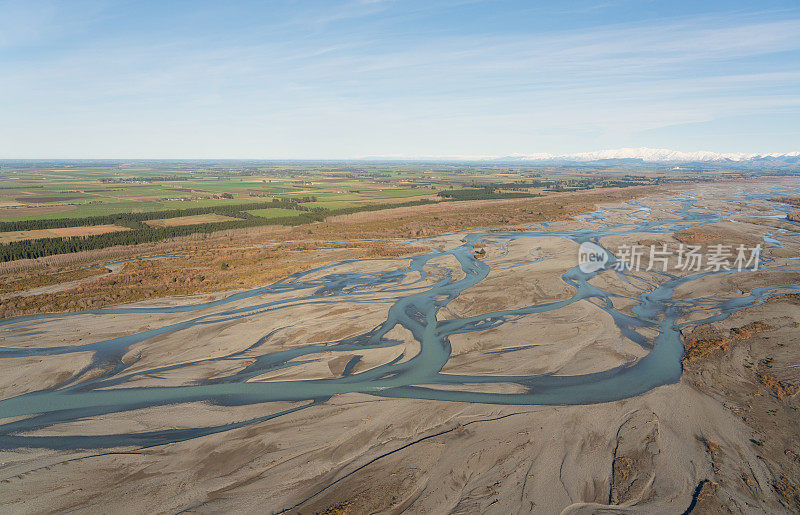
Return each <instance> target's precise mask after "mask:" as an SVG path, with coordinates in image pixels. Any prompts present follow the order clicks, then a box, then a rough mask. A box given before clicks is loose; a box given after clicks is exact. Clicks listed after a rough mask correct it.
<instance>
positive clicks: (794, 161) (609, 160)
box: [359, 147, 800, 172]
mask: <svg viewBox="0 0 800 515" xmlns="http://www.w3.org/2000/svg"><path fill="white" fill-rule="evenodd" d="M359 159H366V160H370V159H376V160H398V161H464V162H467V161H476V162H496V163H508V162H515V163H528V164H532V165H536V164H542V165H570V164H572V165H576V166H580V165H599V166H602V165H606V166H608V165H615V164H619V165H632V166H635V165H641V166H646V165H657V166H661V167H673V168H678V167H690V168H700V169H711V168H732V169H753V170H766V169H776V170H781V171H792V172H796V171H800V152H787V153H767V154H748V153H743V152H737V153H719V152H709V151H705V150H700V151H697V152H681V151H680V150H670V149H667V148H647V147H640V148H618V149H614V150H598V151H595V152H580V153H577V154H547V153H537V154H511V155H506V156H486V155H483V156H481V155H469V156H468V155H436V156H414V157H411V156H401V155H394V156H387V155H383V156H368V157H367V156H364V157H361V158H359Z"/></svg>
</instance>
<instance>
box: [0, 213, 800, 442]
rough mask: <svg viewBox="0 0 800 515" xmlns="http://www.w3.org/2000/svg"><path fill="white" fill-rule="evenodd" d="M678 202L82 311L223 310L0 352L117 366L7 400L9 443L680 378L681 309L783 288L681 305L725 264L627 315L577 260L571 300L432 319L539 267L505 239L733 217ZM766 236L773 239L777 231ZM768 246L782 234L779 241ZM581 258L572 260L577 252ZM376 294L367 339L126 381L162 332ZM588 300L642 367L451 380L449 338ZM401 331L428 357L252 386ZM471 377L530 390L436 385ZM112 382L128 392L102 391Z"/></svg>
mask: <svg viewBox="0 0 800 515" xmlns="http://www.w3.org/2000/svg"><path fill="white" fill-rule="evenodd" d="M677 200H678V202H679V207H678V208H677V209H675V210H674V212H675V213H676V214H678V215H680V217H681V219H679V220H670V221H657V220H647V219H642V218H639V217H640V216H642V215H644V214H647V213H649V211H646V210H645V209H644V208H642V207H641V206H640V205H639V204H638V203H631V206H630V213H629V214H632V215H634V216H631V217H630V219H631V220H632V222H631V223H630V224H626V225H624V226H623V225H603V224H602V223H600V222H602V221H603V220H605V214H606V211H599V212H596V213H590V214H589V216H588V218H586V220H590V221H591V222H593V223H596V224H598V225H599V227H597V228H593V229H580V230H571V231H567V230H565V231H551V230H546V229H545V230H535V231H528V232H495V231H492V232H487V231H464V232H461V233H458V234H459V235H461V236H463V238H464V239H465V242H464V243H463V244H462V245H460V246H458V247H456V248H454V249H451V250H448V251H437V250H432V251H431V252H430V253H428V254H425V255H421V256H417V257H414V258H412V259H410V260H409V265H408V266H407V267H406V268H404V269H401V270H391V271H384V272H365V273H360V272H348V273H334V272H329V273H326V272H327V271H329V270H331V269H332V268H333V267H334V266H338V265H342V264H350V263H355V262H354V261H345V262H339V263H334V264H332V265H328V266H324V267H319V268H316V269H313V270H309V271H306V272H301V273H297V274H293V275H291V276H289V277H287V278H285V279H283V280H281V281H278V282H276V283H274V284H272V285H270V286H266V287H261V288H255V289H252V290H248V291H244V292H240V293H236V294H233V295H230V296H229V297H227V298H224V299H219V300H214V301H208V302H200V303H197V304H192V305H183V306H178V307H161V308H158V307H114V308H105V309H99V310H93V311H88V312H84V313H94V314H123V313H143V314H147V313H191V312H195V311H197V312H199V311H201V310H204V309H207V308H212V307H222V308H223V309H222V310H221V311H216V312H214V313H213V314H198V316H196V317H195V318H192V319H190V320H187V321H183V322H179V323H174V324H168V325H165V326H163V327H158V328H155V329H152V330H148V331H143V332H140V333H136V334H129V335H126V336H122V337H119V338H113V339H109V340H105V341H98V342H90V343H86V344H82V345H75V346H52V347H40V348H35V349H24V348H13V347H0V367H2V366H3V361H2V360H3V358H12V357H24V356H54V355H67V354H71V353H76V352H86V351H89V352H92V353H93V360H92V363H91V365H89V366H88V367H87V368H86V369H85V370H82V371H81V372H80V373H78V374H76V376H75V378H78V377H79V376H81V374H82V373H83V372H86V371H88V370H89V369H94V368H103V369H106V370H108V372H106V373H104V374H103V375H102V376H100V377H97V378H96V379H93V380H90V381H82V382H76V381H75V380H74V378H73V379H70V380H68V381H66V382H64V383H63V384H61V385H59V386H58V387H57V388H54V389H49V390H43V391H38V392H33V393H29V394H25V395H20V396H18V397H13V398H9V399H4V400H0V417H3V418H5V417H19V416H29V417H28V418H24V419H22V420H18V421H14V422H9V423H6V424H3V425H0V448H15V447H49V448H84V447H110V446H120V445H158V444H161V443H166V442H171V441H179V440H184V439H187V438H192V437H197V436H202V435H206V434H210V433H214V432H219V431H225V430H228V429H232V428H234V427H239V426H241V425H244V424H247V423H254V422H258V421H263V420H268V419H270V418H274V417H277V416H281V415H282V414H285V413H283V412H282V413H278V414H274V415H269V416H265V417H259V418H255V419H253V420H250V421H244V422H236V423H232V424H227V425H220V426H214V427H202V428H190V429H180V430H165V431H158V432H148V433H137V434H109V435H103V436H91V437H88V436H59V437H57V438H56V437H35V436H22V435H21V433H23V432H30V431H33V430H36V429H39V428H44V427H48V426H52V425H54V424H58V423H62V422H66V421H70V420H76V419H81V418H87V417H96V416H102V415H104V414H108V413H115V412H125V411H129V410H133V409H139V408H145V407H151V406H159V405H167V404H175V403H183V402H192V401H206V402H212V403H216V404H220V405H243V404H255V403H263V402H267V401H305V402H307V403H308V404H306V406H307V405H313V404H316V403H319V402H324V401H325V400H327V399H329V398H330V397H331V396H333V395H336V394H342V393H348V392H361V393H367V394H372V395H376V396H385V397H406V398H419V399H433V400H443V401H462V402H482V403H501V404H586V403H598V402H607V401H613V400H618V399H623V398H627V397H631V396H635V395H638V394H641V393H644V392H646V391H648V390H651V389H652V388H655V387H657V386H661V385H664V384H669V383H673V382H676V381H677V380H678V379H679V378H680V375H681V361H680V358H681V354H682V352H683V348H682V346H681V342H680V329H681V328H682V327H684V326H685V325H686V324H683V325H679V324H677V320H678V319H679V318H680V316H681V315H682V314H685V313H686V312H687V311H689V310H694V309H702V310H704V311H706V312H708V313H709V316H708V317H707V318H706V319H704V321H714V320H721V319H723V318H725V317H726V316H728V315H729V314H730V313H733V312H735V311H736V310H739V309H743V308H746V307H748V306H752V305H755V304H758V303H760V302H763V301H764V300H765V299H767V298H768V297H769V296H770V295H773V294H774V290H776V288H771V287H770V288H767V287H765V288H755V289H753V291H752V292H751V293H750V294H749V295H746V296H742V297H739V298H734V299H709V298H704V299H699V300H697V301H695V302H687V301H680V300H676V299H673V292H674V290H675V289H676V288H677V287H679V286H680V285H682V284H684V283H687V282H691V281H694V280H697V279H699V278H701V277H704V276H706V275H709V274H714V273H735V272H730V271H724V270H723V271H720V272H703V273H698V274H695V275H692V276H688V277H683V278H678V277H675V276H671V275H669V274H663V275H664V281H663V282H662V283H661V284H658V285H651V286H650V287H648V288H647V291H645V292H644V293H642V294H641V295H640V296H639V297H638V298H637V299H635V300H636V301H637V305H636V306H635V307H634V308H633V310H632V313H631V314H627V313H623V312H620V311H617V310H616V309H615V308H614V306H613V303H612V300H613V298H614V295H613V294H610V293H608V292H605V291H603V290H601V289H599V288H597V287H595V286H593V285H591V284H590V283H589V282H588V281H589V280H590V279H591V278H592V277H594V276H595V275H597V274H598V273H606V274H607V273H612V274H620V277H622V278H623V279H626V280H635V278H633V277H626V276H625V275H624V272H622V273H620V272H616V271H613V270H602V271H598V272H593V273H589V274H587V273H584V272H582V271H581V270H580V269H579V268H578V267H577V266H576V267H575V268H572V269H570V270H569V271H567V272H566V273H565V274H564V275H563V276H562V280H563V281H564V282H565V283H567V284H569V285H570V286H572V287H574V289H575V292H574V294H573V296H572V297H571V298H569V299H566V300H562V301H559V302H549V303H543V304H534V305H530V306H526V307H523V308H519V309H512V310H502V311H496V312H487V313H483V314H481V315H479V316H473V317H466V318H458V319H452V320H443V321H440V320H437V313H438V311H439V310H440V309H441V308H442V307H444V306H446V305H447V304H448V303H449V302H450V301H451V300H453V299H455V298H456V297H457V296H458V295H459V294H460V293H461V292H463V291H464V290H466V289H468V288H470V287H472V286H474V285H476V284H478V283H480V282H481V281H482V280H484V279H485V278H486V277H487V276H488V274H489V272H490V271H491V270H493V269H494V270H501V269H507V268H511V267H514V266H521V265H525V264H530V263H531V262H536V261H538V259H537V260H533V259H531V260H527V261H524V262H522V263H513V264H511V265H509V264H507V263H506V264H505V266H501V265H500V264H497V263H496V262H497V261H501V260H502V259H503V258H504V257H505V256H506V252H507V248H508V245H509V244H510V243H511V242H513V241H515V240H519V239H521V238H537V237H553V236H556V237H563V238H567V239H570V240H572V241H575V242H577V243H582V242H587V241H592V242H598V241H599V239H600V238H603V237H607V236H614V235H625V234H630V233H651V234H661V233H668V232H673V231H678V230H681V229H684V228H687V227H692V226H696V225H702V224H707V223H712V222H715V221H717V220H719V219H721V218H723V217H724V216H727V215H724V214H719V215H718V214H709V213H704V212H700V211H698V210H696V209H694V203H695V199H694V198H692V197H685V198H681V199H677ZM540 227H542V228H543V229H544V228H545V225H544V224H542V225H541V226H540ZM773 236H774V235H773ZM767 237H768V238H772V236H767ZM773 239H774V238H773ZM420 241H425V240H420ZM480 241H488V242H492V243H497V244H500V246H501V248H502V249H503V254H502V255H501V256H500V258H496V259H494V260H485V261H484V260H479V259H476V258H475V257H474V256H473V253H472V249H473V246H474V244H475V243H478V242H480ZM775 242H777V243H778V244H779V240H777V239H775ZM770 243H773V242H772V241H770ZM445 255H451V256H453V257H454V258H455V259H456V260H457V261H458V263H459V265H460V267H461V269H462V270H463V272H464V277H463V278H461V279H457V280H456V279H454V278H453V277H452V276H451V275H450V274H448V275H446V276H445V277H443V278H440V279H438V280H437V282H435V283H434V284H433V285H432V286H430V285H429V284H430V283H428V282H426V283H424V284H428V285H429V286H428V287H426V288H424V289H422V290H420V286H421V285H422V284H423V283H422V282H423V281H424V280H426V279H428V278H430V275H429V274H428V273H427V272H426V271H425V270H424V269H423V267H425V265H426V264H428V262H429V261H430V260H431V259H434V258H440V257H441V256H445ZM570 258H572V257H571V256H570V257H568V258H567V259H570ZM574 259H576V261H577V256H575V258H574ZM410 274H419V276H420V278H419V279H417V280H415V281H413V282H410V283H403V281H404V280H405V279H406V278H407V277H408V276H409V275H410ZM785 287H789V288H793V289H800V286H798V285H787V286H785ZM785 287H784V288H785ZM375 288H379V289H380V291H381V292H386V293H393V294H395V295H396V300H395V301H394V303H393V305H392V306H391V307H390V308H389V311H388V315H387V318H386V320H385V321H384V322H383V323H382V324H380V325H379V326H377V327H375V328H373V329H372V330H371V331H369V332H367V333H364V334H361V335H358V336H356V337H352V338H347V339H344V340H341V341H335V342H329V343H327V344H325V345H323V344H315V345H306V346H300V347H296V348H291V349H289V350H284V351H278V352H272V353H265V354H258V352H259V349H260V347H261V345H263V344H266V343H268V342H269V340H270V338H271V337H272V336H273V334H274V333H275V332H277V330H276V331H273V332H272V333H270V334H265V335H264V336H263V337H262V338H260V339H258V340H257V341H254V342H253V343H252V345H251V346H250V347H249V348H248V349H246V350H244V351H241V352H237V353H235V354H231V355H229V356H224V357H221V358H209V359H208V360H207V361H213V360H216V359H219V360H225V359H231V358H235V357H241V356H243V355H245V353H246V356H247V357H248V358H253V359H254V361H253V363H252V364H250V365H249V366H247V367H245V368H244V369H242V370H240V371H238V372H237V373H235V374H231V375H228V376H226V377H217V378H214V379H213V380H206V381H203V382H199V383H197V384H193V385H189V386H179V387H148V388H141V387H127V388H125V387H124V384H125V382H126V381H128V380H130V379H131V378H132V377H133V376H134V375H140V374H141V372H138V373H136V374H128V373H126V368H128V365H126V364H125V363H123V362H122V356H124V355H125V353H126V352H128V350H129V349H130V347H131V346H132V345H134V344H137V343H140V342H143V341H145V340H148V339H150V338H153V337H156V336H160V335H164V334H169V333H174V332H177V331H182V330H185V329H188V328H191V327H195V326H200V325H204V324H218V323H221V322H233V321H236V320H238V319H242V318H249V319H252V318H253V317H258V316H264V317H269V316H270V314H271V313H274V312H275V311H276V310H280V309H284V308H287V307H294V306H299V305H306V304H329V303H336V302H340V301H345V302H353V301H356V302H358V301H359V300H358V298H357V297H355V296H356V295H358V294H361V293H364V292H365V291H366V290H370V291H374V289H375ZM292 291H303V292H307V293H306V294H305V295H301V296H299V297H294V298H291V299H281V300H265V301H264V302H260V303H258V304H256V305H251V306H247V307H238V308H234V307H231V308H230V309H227V310H226V309H224V306H225V305H226V304H230V303H233V302H235V301H238V300H242V299H247V298H253V297H258V296H262V295H264V296H266V299H269V295H270V294H274V293H283V292H292ZM308 292H310V293H308ZM583 300H587V301H591V302H593V303H594V304H595V305H597V306H599V307H600V308H601V309H603V310H605V311H606V312H608V313H609V314H610V315H611V316H612V318H613V320H614V322H615V324H616V325H617V327H618V328H619V330H620V331H621V333H622V335H623V336H625V337H626V338H628V339H630V340H631V341H633V342H635V343H637V344H639V345H640V346H641V347H642V348H644V349H646V350H647V351H648V354H647V355H646V356H645V357H643V358H641V359H639V360H637V361H635V362H631V363H627V364H625V365H623V366H619V367H615V368H612V369H609V370H605V371H603V372H598V373H590V374H582V375H573V376H555V375H550V374H543V375H530V376H505V375H456V374H443V373H442V372H441V370H442V368H443V367H444V365H445V363H447V361H448V359H449V358H450V344H449V338H450V337H451V336H453V335H456V334H461V333H467V332H480V331H485V330H487V329H490V328H493V327H497V326H499V325H501V324H503V323H504V322H506V321H508V320H515V319H518V318H519V317H522V316H526V315H532V314H536V313H542V312H546V311H552V310H557V309H560V308H562V307H565V306H568V305H570V304H572V303H574V302H579V301H583ZM72 316H75V314H53V315H39V316H29V317H19V318H15V319H8V320H3V321H0V325H9V324H20V323H26V324H27V325H34V326H35V325H36V324H45V323H48V322H49V321H50V320H53V319H61V318H65V317H72ZM398 325H399V326H402V327H404V328H405V329H407V330H408V331H410V332H411V334H412V335H413V336H414V338H415V339H416V340H417V341H419V342H420V348H421V349H420V352H419V354H417V355H416V356H414V357H412V358H411V359H409V360H408V361H406V362H404V363H400V362H399V361H400V358H397V359H395V360H394V361H392V362H390V363H386V364H383V365H380V366H377V367H375V368H372V369H370V370H367V371H364V372H360V373H352V370H353V367H354V366H355V364H356V362H351V363H348V365H347V366H346V367H345V373H344V374H343V376H342V377H340V378H335V379H320V380H303V381H274V382H246V381H247V380H248V379H251V378H253V377H256V376H259V375H262V374H264V373H265V372H269V371H272V370H277V369H281V368H287V367H291V366H295V365H297V364H298V363H303V362H304V361H303V359H302V358H303V356H306V355H310V354H314V353H318V352H321V351H341V352H355V351H358V350H363V349H374V348H381V347H389V346H394V345H396V344H397V343H398V342H397V341H395V340H392V339H390V338H387V337H386V335H387V333H389V331H391V330H392V329H393V328H394V327H396V326H398ZM642 328H650V329H654V330H655V331H656V332H657V334H658V336H657V337H656V338H654V339H649V338H646V337H645V336H643V335H642V334H641V333H640V332H638V331H637V330H638V329H642ZM514 343H517V344H518V345H519V346H523V347H524V346H532V345H536V343H537V341H536V337H535V335H531V337H530V340H529V341H519V342H514ZM187 344H189V342H187ZM486 359H492V357H491V355H488V354H487V357H486ZM183 366H186V365H183V364H180V365H171V366H165V367H160V368H154V369H151V370H148V372H147V373H149V374H158V373H159V372H164V371H167V370H174V369H177V368H180V367H183ZM475 383H482V384H493V383H513V384H516V385H519V386H520V387H521V389H522V390H523V392H521V393H513V394H509V393H506V394H499V393H479V392H472V391H468V389H467V388H465V389H462V390H458V389H455V390H453V389H447V390H439V389H435V388H434V387H433V386H435V385H447V386H449V387H452V386H458V385H469V384H475ZM420 385H428V386H420ZM111 386H122V387H118V388H114V389H106V388H108V387H111ZM302 407H303V406H301V407H300V408H294V409H292V410H289V411H287V412H286V413H288V412H292V411H295V410H296V409H302Z"/></svg>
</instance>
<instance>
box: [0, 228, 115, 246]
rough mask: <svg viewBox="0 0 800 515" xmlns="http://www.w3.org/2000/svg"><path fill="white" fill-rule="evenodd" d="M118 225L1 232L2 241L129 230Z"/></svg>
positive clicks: (66, 236) (91, 234) (67, 236)
mask: <svg viewBox="0 0 800 515" xmlns="http://www.w3.org/2000/svg"><path fill="white" fill-rule="evenodd" d="M129 230H130V229H129V228H127V227H120V226H118V225H87V226H82V227H59V228H54V229H32V230H30V231H9V232H0V243H9V242H12V241H22V240H38V239H42V238H69V237H72V236H93V235H96V234H106V233H109V232H119V231H129Z"/></svg>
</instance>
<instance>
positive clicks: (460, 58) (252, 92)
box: [0, 0, 800, 158]
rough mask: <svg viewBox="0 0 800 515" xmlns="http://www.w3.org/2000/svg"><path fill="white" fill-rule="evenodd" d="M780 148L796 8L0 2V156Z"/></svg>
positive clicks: (617, 1)
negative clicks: (636, 147) (631, 148)
mask: <svg viewBox="0 0 800 515" xmlns="http://www.w3.org/2000/svg"><path fill="white" fill-rule="evenodd" d="M798 142H800V2H798V0H783V1H772V0H762V1H759V2H753V1H746V2H745V1H737V0H729V1H703V2H697V1H691V2H689V1H681V0H677V1H676V0H672V1H645V0H640V1H628V0H595V1H582V0H579V1H573V2H566V1H559V2H550V1H539V2H535V1H502V0H495V1H478V0H474V1H466V0H465V1H458V0H443V1H438V2H437V1H417V0H409V1H403V0H394V1H391V0H384V1H381V0H346V1H336V0H329V1H304V0H287V1H259V2H255V1H252V2H251V1H230V2H223V1H214V2H211V1H202V0H193V1H169V2H167V1H152V2H150V1H125V0H117V1H100V0H87V1H84V0H72V1H61V2H55V1H53V2H47V1H37V0H22V1H18V0H12V1H7V0H0V158H2V157H31V158H36V157H121V158H137V157H156V158H185V157H196V158H322V157H324V158H351V157H361V156H434V155H447V156H482V155H487V156H503V155H510V154H519V153H521V154H533V153H537V152H549V153H571V152H581V151H589V150H598V149H604V148H618V147H629V146H649V147H665V148H674V149H678V150H683V151H694V150H712V151H717V152H784V151H786V152H788V151H797V150H800V143H798Z"/></svg>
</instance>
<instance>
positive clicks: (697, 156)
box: [508, 147, 800, 163]
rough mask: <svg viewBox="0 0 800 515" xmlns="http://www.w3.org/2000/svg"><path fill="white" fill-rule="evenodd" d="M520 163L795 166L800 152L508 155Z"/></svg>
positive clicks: (644, 149) (632, 150) (637, 150)
mask: <svg viewBox="0 0 800 515" xmlns="http://www.w3.org/2000/svg"><path fill="white" fill-rule="evenodd" d="M508 158H510V159H514V160H519V161H572V162H593V161H608V160H621V159H624V160H636V161H642V162H645V163H707V162H719V161H729V162H730V161H733V162H747V161H763V160H768V161H772V160H777V161H784V162H791V163H796V162H798V160H800V152H789V153H767V154H747V153H719V152H709V151H705V150H701V151H697V152H681V151H679V150H670V149H667V148H647V147H640V148H619V149H614V150H598V151H595V152H580V153H577V154H531V155H526V154H515V155H511V156H508Z"/></svg>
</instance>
